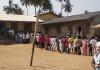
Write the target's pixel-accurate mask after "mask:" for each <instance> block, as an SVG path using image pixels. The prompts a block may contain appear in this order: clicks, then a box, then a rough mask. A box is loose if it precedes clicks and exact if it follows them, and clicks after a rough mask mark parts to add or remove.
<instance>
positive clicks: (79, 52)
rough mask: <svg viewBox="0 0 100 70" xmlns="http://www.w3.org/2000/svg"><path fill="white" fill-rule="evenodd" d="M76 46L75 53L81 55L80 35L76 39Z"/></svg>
mask: <svg viewBox="0 0 100 70" xmlns="http://www.w3.org/2000/svg"><path fill="white" fill-rule="evenodd" d="M76 46H77V47H76V48H77V54H78V55H81V47H82V40H81V37H80V36H78V40H77V44H76Z"/></svg>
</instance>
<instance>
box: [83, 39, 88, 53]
mask: <svg viewBox="0 0 100 70" xmlns="http://www.w3.org/2000/svg"><path fill="white" fill-rule="evenodd" d="M88 45H89V44H88V40H87V38H86V37H84V38H83V41H82V49H83V55H87V49H88Z"/></svg>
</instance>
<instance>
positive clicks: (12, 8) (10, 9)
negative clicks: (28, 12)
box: [3, 0, 23, 14]
mask: <svg viewBox="0 0 100 70" xmlns="http://www.w3.org/2000/svg"><path fill="white" fill-rule="evenodd" d="M3 10H4V11H5V12H6V14H23V10H22V9H21V8H20V7H19V6H18V4H13V2H12V0H9V5H8V6H4V7H3Z"/></svg>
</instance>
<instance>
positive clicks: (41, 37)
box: [39, 35, 44, 49]
mask: <svg viewBox="0 0 100 70" xmlns="http://www.w3.org/2000/svg"><path fill="white" fill-rule="evenodd" d="M39 44H40V48H41V49H43V48H44V47H43V35H40V37H39Z"/></svg>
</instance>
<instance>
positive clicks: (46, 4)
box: [30, 0, 52, 66]
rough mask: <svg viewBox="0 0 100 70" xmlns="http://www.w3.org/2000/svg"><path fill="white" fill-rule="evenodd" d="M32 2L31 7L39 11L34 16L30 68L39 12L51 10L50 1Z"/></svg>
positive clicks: (38, 0)
mask: <svg viewBox="0 0 100 70" xmlns="http://www.w3.org/2000/svg"><path fill="white" fill-rule="evenodd" d="M33 1H34V2H33ZM33 1H32V2H33V5H34V6H35V7H39V11H38V12H37V15H36V16H37V20H36V24H35V29H34V38H33V45H32V54H31V60H30V66H32V62H33V55H34V47H35V37H36V32H37V29H38V25H39V23H38V19H39V13H40V10H43V11H47V10H49V11H50V10H52V4H51V1H50V0H33ZM35 1H36V2H35Z"/></svg>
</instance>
